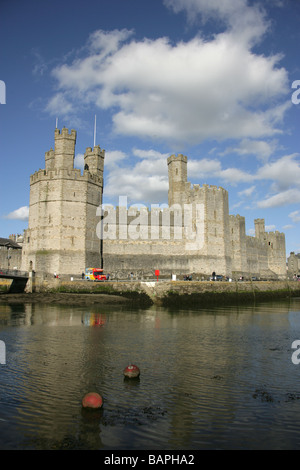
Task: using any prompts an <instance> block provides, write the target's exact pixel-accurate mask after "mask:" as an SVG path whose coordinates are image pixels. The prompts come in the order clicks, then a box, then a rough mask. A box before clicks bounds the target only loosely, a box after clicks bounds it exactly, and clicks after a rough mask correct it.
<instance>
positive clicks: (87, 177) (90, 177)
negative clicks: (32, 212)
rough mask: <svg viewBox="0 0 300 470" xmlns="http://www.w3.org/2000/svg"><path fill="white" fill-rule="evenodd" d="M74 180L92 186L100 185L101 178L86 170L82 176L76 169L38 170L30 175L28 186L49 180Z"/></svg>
mask: <svg viewBox="0 0 300 470" xmlns="http://www.w3.org/2000/svg"><path fill="white" fill-rule="evenodd" d="M60 179H67V180H74V181H86V182H92V183H94V184H97V183H99V184H102V178H101V177H100V176H99V175H97V174H91V173H90V172H89V171H88V170H84V171H83V174H82V173H81V170H80V169H78V168H73V169H70V170H69V169H65V168H59V169H53V170H38V171H36V172H35V173H33V174H32V175H30V184H34V183H38V182H40V181H50V180H60Z"/></svg>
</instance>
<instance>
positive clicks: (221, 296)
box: [26, 276, 300, 307]
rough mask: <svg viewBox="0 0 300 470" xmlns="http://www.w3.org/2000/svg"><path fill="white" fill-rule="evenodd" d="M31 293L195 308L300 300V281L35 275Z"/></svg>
mask: <svg viewBox="0 0 300 470" xmlns="http://www.w3.org/2000/svg"><path fill="white" fill-rule="evenodd" d="M26 290H27V292H29V293H30V292H38V293H45V294H47V293H53V292H55V293H59V292H64V293H66V292H69V293H80V294H84V293H86V294H92V293H97V294H101V293H103V294H113V295H116V294H117V295H121V296H129V297H131V298H134V297H136V298H138V297H141V298H143V299H144V303H145V305H146V304H147V303H149V304H157V305H162V306H172V307H175V306H180V307H188V306H191V307H195V306H201V305H204V304H219V305H224V304H230V303H241V302H245V301H259V300H268V299H270V300H275V299H278V298H289V297H300V282H299V281H232V282H224V281H222V282H216V281H158V282H157V281H151V282H143V281H136V280H133V281H118V282H115V281H106V282H93V281H86V280H81V279H74V278H60V279H57V278H53V277H50V276H46V277H39V276H35V277H34V278H33V279H30V281H29V282H28V283H27V288H26Z"/></svg>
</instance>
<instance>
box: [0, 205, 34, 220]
mask: <svg viewBox="0 0 300 470" xmlns="http://www.w3.org/2000/svg"><path fill="white" fill-rule="evenodd" d="M28 216H29V207H28V206H22V207H20V208H19V209H16V210H14V211H13V212H10V213H9V214H8V215H7V216H6V217H5V218H6V219H16V220H27V219H28Z"/></svg>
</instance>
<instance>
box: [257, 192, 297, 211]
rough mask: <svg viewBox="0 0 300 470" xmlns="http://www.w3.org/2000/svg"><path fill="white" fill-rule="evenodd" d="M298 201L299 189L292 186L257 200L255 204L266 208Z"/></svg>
mask: <svg viewBox="0 0 300 470" xmlns="http://www.w3.org/2000/svg"><path fill="white" fill-rule="evenodd" d="M298 202H300V190H299V189H296V188H292V189H287V190H286V191H282V192H280V193H278V194H275V195H274V196H270V197H268V198H266V199H265V200H263V201H259V202H258V203H257V205H258V207H260V208H264V209H268V208H270V207H280V206H285V205H287V204H291V203H298Z"/></svg>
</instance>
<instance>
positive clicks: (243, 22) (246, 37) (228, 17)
mask: <svg viewBox="0 0 300 470" xmlns="http://www.w3.org/2000/svg"><path fill="white" fill-rule="evenodd" d="M164 4H165V5H166V6H167V7H169V8H172V9H173V10H174V12H175V13H178V12H179V11H184V12H186V14H187V17H188V20H189V21H190V22H193V23H194V22H195V21H197V19H198V18H200V19H201V20H202V22H207V21H209V20H211V19H212V20H214V21H215V20H220V21H221V22H223V24H224V27H226V28H229V29H230V30H231V32H233V33H235V34H237V35H238V37H239V40H240V41H241V40H242V41H244V42H247V43H248V42H250V43H253V42H257V41H259V40H260V38H261V37H262V36H263V35H264V34H265V32H266V30H267V29H268V26H269V25H268V22H267V20H266V16H265V13H264V11H263V9H262V8H261V6H259V5H258V4H257V5H252V6H249V5H248V1H247V0H209V1H207V0H189V1H188V2H187V1H186V0H164Z"/></svg>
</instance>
